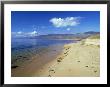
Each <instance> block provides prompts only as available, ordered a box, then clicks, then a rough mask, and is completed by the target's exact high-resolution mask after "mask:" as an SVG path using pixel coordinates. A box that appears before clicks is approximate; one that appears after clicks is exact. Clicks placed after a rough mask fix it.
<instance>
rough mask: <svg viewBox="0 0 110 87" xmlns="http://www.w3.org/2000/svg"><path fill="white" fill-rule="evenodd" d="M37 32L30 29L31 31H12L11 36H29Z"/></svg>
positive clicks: (35, 34)
mask: <svg viewBox="0 0 110 87" xmlns="http://www.w3.org/2000/svg"><path fill="white" fill-rule="evenodd" d="M37 35H38V32H37V31H32V32H21V31H19V32H12V36H13V37H30V36H37Z"/></svg>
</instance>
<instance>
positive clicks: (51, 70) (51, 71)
mask: <svg viewBox="0 0 110 87" xmlns="http://www.w3.org/2000/svg"><path fill="white" fill-rule="evenodd" d="M53 73H55V70H54V69H50V70H49V75H48V76H49V77H51V76H52V75H51V74H53Z"/></svg>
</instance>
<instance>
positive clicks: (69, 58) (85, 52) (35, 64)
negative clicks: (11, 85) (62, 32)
mask: <svg viewBox="0 0 110 87" xmlns="http://www.w3.org/2000/svg"><path fill="white" fill-rule="evenodd" d="M55 53H56V52H55V51H51V52H49V53H48V52H47V53H42V54H41V56H39V57H38V56H34V57H33V58H32V59H31V60H29V61H27V62H25V63H24V65H23V66H22V67H17V68H14V69H12V76H18V77H19V76H26V77H28V76H33V77H98V76H100V46H97V45H94V44H92V45H91V44H84V43H82V42H78V43H72V44H67V45H64V49H63V50H62V52H61V53H59V54H56V55H53V56H51V55H50V54H55ZM47 55H48V56H47ZM45 57H48V58H45ZM51 58H52V60H50V59H51ZM41 60H42V61H41ZM46 61H47V62H46Z"/></svg>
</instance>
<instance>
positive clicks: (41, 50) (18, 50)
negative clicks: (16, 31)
mask: <svg viewBox="0 0 110 87" xmlns="http://www.w3.org/2000/svg"><path fill="white" fill-rule="evenodd" d="M73 42H76V41H73V40H46V39H45V40H43V39H26V38H25V39H15V38H14V39H12V44H11V61H12V62H11V63H12V64H15V63H16V62H19V61H20V60H22V62H23V60H24V61H25V60H29V58H31V57H33V56H34V55H37V54H45V53H47V52H49V51H56V52H57V53H58V52H60V51H61V50H62V49H63V45H64V44H68V43H73ZM57 53H56V54H57Z"/></svg>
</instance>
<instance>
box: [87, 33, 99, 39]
mask: <svg viewBox="0 0 110 87" xmlns="http://www.w3.org/2000/svg"><path fill="white" fill-rule="evenodd" d="M88 39H100V35H99V34H96V35H92V36H90V37H88Z"/></svg>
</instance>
